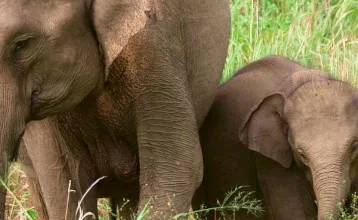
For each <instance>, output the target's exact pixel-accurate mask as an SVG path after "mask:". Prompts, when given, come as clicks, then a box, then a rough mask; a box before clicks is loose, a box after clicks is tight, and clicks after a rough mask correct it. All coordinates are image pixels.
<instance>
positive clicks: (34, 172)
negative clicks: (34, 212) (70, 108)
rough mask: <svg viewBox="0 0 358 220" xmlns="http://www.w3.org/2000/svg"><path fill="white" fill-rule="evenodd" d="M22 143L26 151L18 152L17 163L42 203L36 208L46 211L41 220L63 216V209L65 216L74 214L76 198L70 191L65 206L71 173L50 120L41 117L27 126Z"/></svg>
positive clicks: (58, 137) (77, 199) (59, 138)
mask: <svg viewBox="0 0 358 220" xmlns="http://www.w3.org/2000/svg"><path fill="white" fill-rule="evenodd" d="M23 143H24V146H25V147H26V149H25V150H26V151H23V153H21V154H22V155H23V156H21V157H20V158H19V162H20V163H21V164H22V165H23V167H24V169H25V171H26V173H29V174H28V175H29V179H30V182H32V184H31V185H32V189H33V191H34V194H36V196H37V199H38V200H39V201H40V203H39V204H41V206H42V207H41V208H39V209H43V210H45V208H43V207H44V206H45V207H46V210H47V215H45V214H44V215H45V216H46V217H45V218H44V219H56V220H57V219H59V220H61V219H65V213H66V209H67V214H68V216H74V212H75V210H76V207H77V202H78V201H79V197H78V196H77V194H75V193H71V194H70V200H69V204H68V208H67V197H68V185H69V180H70V179H71V175H70V170H69V167H68V163H67V158H66V157H65V156H64V154H63V153H62V151H61V145H62V144H64V142H63V141H62V139H61V135H60V134H59V133H57V132H56V129H55V127H54V126H53V124H52V123H51V121H50V120H49V119H44V120H42V121H36V122H31V123H30V124H29V125H28V127H27V128H26V131H25V134H24V137H23ZM24 152H25V153H24ZM26 152H27V153H26ZM21 154H20V155H21ZM72 185H73V184H72ZM44 213H45V212H44ZM69 219H71V218H69Z"/></svg>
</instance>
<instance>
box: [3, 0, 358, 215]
mask: <svg viewBox="0 0 358 220" xmlns="http://www.w3.org/2000/svg"><path fill="white" fill-rule="evenodd" d="M231 5H232V6H231V12H232V39H231V43H230V48H229V55H228V58H227V62H226V66H225V70H224V72H223V77H222V83H223V82H225V81H227V80H228V79H230V77H232V75H233V74H234V73H235V71H236V70H237V69H239V68H240V67H242V66H243V65H246V64H248V63H250V62H252V61H254V60H257V59H259V58H262V57H264V56H267V55H273V54H276V55H283V56H286V57H289V58H291V59H294V60H297V61H298V62H300V63H302V64H304V65H306V66H310V67H316V68H319V69H323V70H325V71H326V72H327V73H329V74H331V75H332V76H333V77H336V78H339V79H342V80H349V81H350V82H351V83H353V84H354V85H357V74H356V73H357V70H358V59H357V58H358V57H357V56H358V53H357V51H358V41H357V40H356V39H357V35H358V22H356V18H357V17H358V1H356V0H285V1H282V0H231ZM24 177H25V174H24V173H23V171H22V170H21V168H20V167H19V166H18V165H17V164H15V165H13V166H12V169H11V172H10V177H9V180H8V184H7V187H8V190H9V192H10V193H8V198H7V199H8V200H7V207H6V210H7V218H8V219H24V218H30V217H32V218H34V219H35V218H36V212H35V211H34V210H33V209H32V208H31V207H32V204H31V196H30V194H29V192H28V185H27V184H26V181H25V179H24ZM234 192H235V193H237V191H234ZM228 195H229V197H231V196H233V195H232V194H230V193H229V194H228ZM232 198H234V200H230V201H229V200H226V201H223V203H219V204H218V207H216V210H217V211H220V210H227V209H229V208H238V207H239V206H238V203H237V202H243V201H244V203H243V204H246V205H247V206H240V207H239V208H241V209H242V208H243V209H245V207H246V208H247V210H251V212H253V213H254V214H260V213H261V211H260V210H261V209H260V208H259V207H260V205H259V201H255V200H254V201H252V200H248V198H249V197H248V196H247V194H245V193H241V194H240V193H239V194H237V195H236V196H233V197H232ZM235 198H236V199H235ZM353 198H355V199H353V200H352V202H354V204H355V203H356V202H357V197H356V196H355V197H353ZM232 202H234V203H232ZM247 202H248V203H247ZM99 203H100V206H99V207H100V215H101V218H100V219H109V215H108V213H109V210H110V206H109V204H108V200H105V199H103V200H100V202H99ZM248 204H251V205H252V206H251V205H248ZM148 207H149V208H150V205H148ZM352 210H353V212H352ZM205 211H208V210H207V209H205V208H204V209H203V210H202V211H200V214H202V213H203V212H205ZM341 211H342V215H341V217H340V219H357V218H358V217H357V210H356V209H353V208H351V210H350V211H349V210H347V209H343V208H342V206H341ZM351 213H353V214H351ZM141 214H142V215H140V216H139V217H138V219H141V217H143V218H145V212H143V213H141ZM198 214H199V213H198V212H192V213H187V214H182V215H185V216H188V215H191V216H196V215H198ZM25 216H27V217H25Z"/></svg>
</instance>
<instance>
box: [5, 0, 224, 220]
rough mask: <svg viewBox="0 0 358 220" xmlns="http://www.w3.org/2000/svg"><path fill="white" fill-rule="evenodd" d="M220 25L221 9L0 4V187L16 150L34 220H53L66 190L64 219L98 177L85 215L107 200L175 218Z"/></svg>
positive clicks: (219, 44) (70, 1) (211, 4)
mask: <svg viewBox="0 0 358 220" xmlns="http://www.w3.org/2000/svg"><path fill="white" fill-rule="evenodd" d="M229 25H230V15H229V2H228V1H227V0H220V1H216V0H181V1H176V0H167V1H163V0H131V1H127V0H101V1H91V0H76V1H74V0H50V1H49V0H46V1H45V0H37V1H33V0H11V1H10V0H0V51H1V53H0V54H1V56H0V70H1V74H0V125H1V130H0V131H1V132H0V147H1V148H0V151H1V152H0V155H2V156H3V158H2V160H1V166H0V175H1V177H4V176H5V175H6V171H7V167H8V165H9V162H11V161H13V160H14V159H16V154H17V151H18V147H19V144H20V142H21V143H22V145H23V147H25V150H24V151H23V152H26V150H27V152H28V155H29V156H30V159H29V158H28V159H26V157H24V156H22V157H21V158H23V164H25V165H26V164H27V165H28V168H25V169H26V170H30V171H31V172H30V171H29V173H31V175H30V176H31V177H30V179H31V182H33V184H31V185H33V186H34V187H33V188H34V189H35V190H36V189H37V190H39V191H40V193H39V199H38V200H39V201H40V202H42V203H43V204H46V206H47V208H46V209H44V210H47V211H46V213H45V214H43V215H44V216H45V217H44V218H50V219H63V218H64V213H65V208H66V207H65V205H66V199H65V198H66V197H67V185H68V181H69V180H70V179H71V180H72V187H73V189H75V190H76V194H71V202H70V207H69V216H70V217H69V219H72V218H74V209H75V208H76V206H77V204H76V203H77V201H78V198H79V197H81V196H82V195H83V194H84V192H85V190H86V189H87V188H88V187H89V186H90V184H92V183H93V182H94V181H95V180H96V179H97V178H99V177H101V176H107V178H106V180H104V181H102V182H101V184H100V185H99V186H97V187H96V188H95V189H94V190H92V191H91V193H90V194H89V195H87V197H86V199H85V201H84V205H83V208H84V210H85V211H92V212H94V213H95V214H96V213H97V210H96V197H99V196H108V194H111V193H113V194H116V193H117V192H116V191H123V192H122V193H127V194H131V192H134V191H135V192H136V193H137V199H138V200H139V205H140V207H143V206H144V205H145V204H146V203H147V201H148V199H149V198H150V197H152V196H157V199H156V201H155V204H153V205H154V209H157V210H159V211H163V212H164V214H165V215H170V214H171V213H172V212H171V209H174V210H175V211H174V212H182V211H187V210H188V208H189V205H190V200H191V198H192V195H193V193H194V191H195V189H196V188H197V187H198V186H199V184H200V182H201V179H202V157H201V150H200V144H199V138H198V127H199V126H200V125H201V123H202V121H203V120H204V117H205V116H206V114H207V112H208V110H209V106H210V105H211V103H212V101H213V99H214V96H215V95H214V94H215V92H216V90H217V87H218V84H219V79H220V74H221V72H222V69H223V65H224V62H225V58H226V53H227V46H228V41H229ZM36 120H37V121H36ZM25 128H26V134H25V135H24V137H23V134H24V132H25ZM22 137H23V139H22ZM21 139H22V141H21ZM58 155H60V156H58ZM21 158H20V160H21ZM24 158H25V159H24ZM31 167H32V168H31ZM110 186H111V187H110ZM113 188H115V189H116V190H111V189H113ZM138 191H139V192H140V195H139V196H138ZM119 194H120V193H119ZM133 194H135V193H133ZM173 194H175V197H173V198H171V200H172V204H173V206H172V207H168V206H167V202H168V197H170V196H171V195H173ZM138 197H139V198H138ZM4 202H5V201H4V200H0V203H1V204H0V207H1V208H3V207H4ZM0 211H1V210H0ZM1 214H3V213H1ZM1 217H2V216H0V218H1Z"/></svg>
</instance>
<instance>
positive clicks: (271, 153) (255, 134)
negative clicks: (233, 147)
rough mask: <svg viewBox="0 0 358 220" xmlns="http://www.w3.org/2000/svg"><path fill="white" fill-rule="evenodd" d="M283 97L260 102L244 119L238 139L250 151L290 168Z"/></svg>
mask: <svg viewBox="0 0 358 220" xmlns="http://www.w3.org/2000/svg"><path fill="white" fill-rule="evenodd" d="M284 102H285V97H284V95H283V94H282V93H275V94H273V95H269V96H267V97H265V98H264V99H263V100H261V102H260V103H258V104H257V105H256V106H255V107H254V108H253V109H251V111H250V113H249V114H248V115H247V117H246V119H245V123H244V124H243V126H242V128H241V130H240V133H239V137H240V140H241V141H242V142H243V143H244V144H246V145H247V146H248V148H249V149H250V150H253V151H256V152H259V153H260V154H262V155H264V156H266V157H268V158H271V159H273V160H275V161H277V162H278V163H280V164H281V165H282V166H283V167H286V168H288V167H290V165H291V163H292V152H291V148H290V145H289V143H288V140H287V134H286V132H285V129H286V128H285V127H286V122H285V121H284V119H283V117H282V116H283V115H282V114H283V107H284Z"/></svg>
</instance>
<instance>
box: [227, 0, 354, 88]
mask: <svg viewBox="0 0 358 220" xmlns="http://www.w3.org/2000/svg"><path fill="white" fill-rule="evenodd" d="M231 3H232V7H231V12H232V31H231V33H232V39H231V43H230V48H229V56H228V58H227V63H226V67H225V70H224V73H223V77H222V82H225V81H227V80H228V79H229V78H230V77H231V76H232V75H233V74H234V73H235V71H236V70H238V68H240V67H242V66H244V65H246V64H248V63H250V62H252V61H254V60H257V59H260V58H262V57H264V56H267V55H282V56H286V57H289V58H291V59H294V60H297V61H298V62H300V63H302V64H303V65H306V66H309V67H316V68H319V69H323V70H325V71H326V72H327V73H329V74H331V75H332V76H334V77H336V78H339V79H342V80H349V81H351V82H352V83H353V84H355V85H356V84H357V77H356V76H357V75H356V72H357V69H358V60H357V55H358V53H357V49H358V41H357V40H356V39H357V35H358V22H357V21H356V18H357V17H358V1H355V0H320V1H318V0H285V1H282V0H232V1H231Z"/></svg>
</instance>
